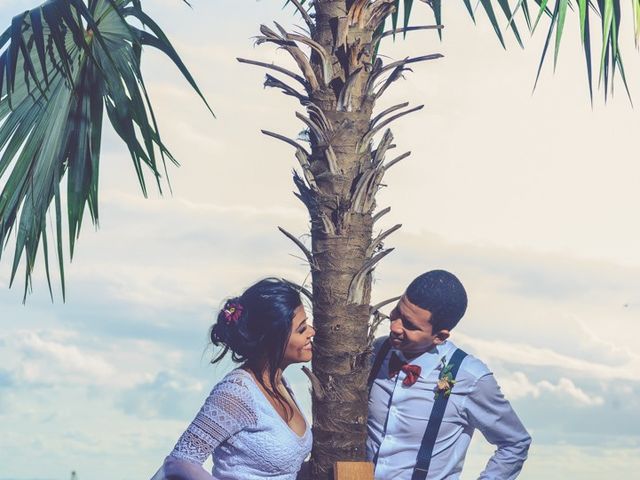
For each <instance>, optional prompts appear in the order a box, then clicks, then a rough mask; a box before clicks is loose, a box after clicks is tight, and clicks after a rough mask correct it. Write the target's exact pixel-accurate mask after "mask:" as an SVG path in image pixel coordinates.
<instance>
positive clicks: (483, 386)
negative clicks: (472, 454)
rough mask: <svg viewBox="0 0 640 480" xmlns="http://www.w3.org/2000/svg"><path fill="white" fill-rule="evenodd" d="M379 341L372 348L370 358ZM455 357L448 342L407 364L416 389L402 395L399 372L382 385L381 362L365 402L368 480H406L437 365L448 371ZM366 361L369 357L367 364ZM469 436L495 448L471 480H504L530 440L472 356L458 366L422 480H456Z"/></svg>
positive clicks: (518, 465)
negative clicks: (371, 473)
mask: <svg viewBox="0 0 640 480" xmlns="http://www.w3.org/2000/svg"><path fill="white" fill-rule="evenodd" d="M383 341H384V338H380V339H378V340H377V341H376V346H377V348H376V352H375V353H377V350H378V349H379V348H380V346H381V344H382V342H383ZM455 350H456V346H455V345H454V344H453V343H451V342H450V341H447V342H444V343H443V344H442V345H439V346H437V347H435V348H434V349H432V350H430V351H429V352H426V353H423V354H422V355H420V356H419V357H417V358H414V359H413V360H411V361H410V362H409V363H410V364H412V365H419V366H420V367H421V368H422V371H421V374H420V378H418V381H417V382H416V383H415V384H414V385H412V386H410V387H406V386H404V385H403V384H402V381H403V380H404V378H405V374H404V372H402V371H401V372H400V373H398V375H397V376H395V377H393V378H391V379H390V378H388V372H389V368H388V367H389V358H390V357H391V352H396V354H397V355H398V356H399V357H400V358H401V359H402V360H405V358H404V357H403V356H402V353H400V352H399V351H396V350H391V352H390V353H388V354H387V356H386V358H385V360H384V362H383V363H382V366H381V368H380V370H379V372H378V375H377V377H376V379H375V380H374V382H373V385H372V387H371V393H370V395H369V418H368V438H367V457H368V459H369V460H371V461H373V460H376V466H375V479H376V480H391V479H393V480H411V475H412V474H413V469H414V467H415V465H416V458H417V456H418V450H419V449H420V444H421V442H422V437H423V435H424V432H425V430H426V428H427V423H428V420H429V415H430V414H431V410H432V408H433V404H434V397H435V391H436V383H437V381H438V378H439V374H440V370H441V368H442V358H444V359H445V363H448V361H449V358H450V357H451V355H452V354H453V352H454V351H455ZM375 353H374V356H375ZM475 429H478V430H480V431H481V432H482V434H483V435H484V437H485V438H486V439H487V441H489V442H490V443H492V444H493V445H495V446H496V447H497V449H496V451H495V453H494V454H493V456H492V457H491V459H490V460H489V463H488V464H487V467H486V468H485V470H484V472H482V474H481V475H480V477H479V479H482V480H510V479H514V478H516V477H517V476H518V473H519V472H520V470H521V469H522V464H523V463H524V461H525V460H526V458H527V451H528V449H529V445H530V443H531V437H530V436H529V434H528V433H527V431H526V430H525V428H524V426H523V425H522V423H521V422H520V420H519V419H518V416H517V415H516V413H515V412H514V411H513V409H512V408H511V405H510V404H509V402H508V401H507V400H506V399H505V398H504V396H503V395H502V393H501V392H500V387H499V386H498V384H497V383H496V380H495V378H494V377H493V374H492V373H491V372H490V371H489V369H488V368H487V366H486V365H485V364H484V363H482V362H481V361H480V360H478V359H477V358H475V357H473V356H472V355H468V356H467V357H466V358H465V359H464V360H463V362H462V364H461V365H460V370H459V371H458V374H457V375H456V383H455V385H454V387H453V389H452V390H451V396H450V397H449V401H448V403H447V408H446V410H445V414H444V418H443V421H442V424H441V426H440V430H439V431H438V437H437V440H436V444H435V446H434V449H433V456H432V459H431V465H430V468H429V475H428V476H427V478H428V479H429V480H435V479H438V480H441V479H442V480H443V479H446V480H454V479H457V478H459V477H460V473H461V472H462V465H463V463H464V457H465V455H466V453H467V448H468V447H469V443H470V442H471V437H472V435H473V432H474V430H475Z"/></svg>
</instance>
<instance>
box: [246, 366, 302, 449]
mask: <svg viewBox="0 0 640 480" xmlns="http://www.w3.org/2000/svg"><path fill="white" fill-rule="evenodd" d="M235 371H239V372H242V374H243V375H244V376H246V377H249V380H250V381H251V384H252V385H253V387H254V388H255V389H256V390H257V392H258V394H259V395H260V397H261V398H262V399H263V401H264V403H266V404H267V405H268V407H269V409H270V410H272V411H273V413H274V414H275V416H276V417H277V418H278V420H280V422H282V424H283V425H284V426H285V427H286V429H287V430H289V432H291V434H292V435H293V436H294V437H296V438H297V439H298V441H301V440H304V439H305V438H306V437H307V435H308V433H309V423H308V422H307V418H306V417H305V416H304V414H303V413H302V409H301V408H300V406H299V405H298V401H297V400H296V398H295V396H294V395H293V392H292V391H291V389H290V388H289V384H288V382H287V380H286V379H285V378H284V376H283V377H282V383H283V385H284V388H286V389H287V391H288V392H289V395H290V396H291V400H293V403H295V406H296V408H297V409H298V411H299V412H300V416H301V417H302V420H303V421H304V426H305V429H304V433H303V434H302V435H298V434H297V433H296V432H295V431H294V430H293V429H292V428H291V426H289V424H288V423H287V422H286V421H285V420H284V418H282V417H281V416H280V414H279V413H278V411H277V410H276V409H275V407H274V406H273V405H271V402H270V401H269V399H268V398H267V397H266V395H265V394H264V392H263V391H262V390H261V389H260V387H259V386H258V384H257V383H256V381H255V380H254V378H253V375H251V374H250V373H249V372H247V371H246V370H245V369H243V368H240V367H238V368H236V369H235Z"/></svg>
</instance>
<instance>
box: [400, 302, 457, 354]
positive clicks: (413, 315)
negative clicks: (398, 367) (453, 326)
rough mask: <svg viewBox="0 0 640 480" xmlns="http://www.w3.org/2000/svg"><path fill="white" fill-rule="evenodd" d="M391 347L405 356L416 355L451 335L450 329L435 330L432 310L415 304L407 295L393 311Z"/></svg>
mask: <svg viewBox="0 0 640 480" xmlns="http://www.w3.org/2000/svg"><path fill="white" fill-rule="evenodd" d="M390 319H391V332H390V335H389V339H390V340H391V347H392V348H397V349H398V350H400V351H401V352H402V353H403V354H404V355H405V357H407V358H412V357H416V356H418V355H420V354H422V353H424V352H426V351H427V350H430V349H431V348H433V347H434V346H436V345H440V344H441V343H442V342H444V341H445V340H446V339H447V338H448V337H449V331H448V330H440V331H438V332H434V331H433V328H432V325H431V312H430V311H429V310H425V309H424V308H420V307H418V306H417V305H414V304H413V303H411V302H410V301H409V299H408V298H407V296H406V295H403V296H402V298H400V301H399V302H398V304H397V305H396V307H395V308H394V309H393V310H392V311H391V315H390Z"/></svg>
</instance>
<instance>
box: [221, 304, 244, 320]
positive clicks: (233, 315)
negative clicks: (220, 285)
mask: <svg viewBox="0 0 640 480" xmlns="http://www.w3.org/2000/svg"><path fill="white" fill-rule="evenodd" d="M222 312H223V313H224V318H225V320H226V321H227V324H231V323H236V322H237V321H238V319H239V318H240V316H241V315H242V305H240V304H239V303H238V302H227V303H226V304H225V306H224V309H223V310H222Z"/></svg>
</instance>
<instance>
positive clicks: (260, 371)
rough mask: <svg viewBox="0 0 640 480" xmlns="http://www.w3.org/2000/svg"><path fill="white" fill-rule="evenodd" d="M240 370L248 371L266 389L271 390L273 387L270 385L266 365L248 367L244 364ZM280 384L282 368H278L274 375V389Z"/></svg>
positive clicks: (267, 365) (269, 376)
mask: <svg viewBox="0 0 640 480" xmlns="http://www.w3.org/2000/svg"><path fill="white" fill-rule="evenodd" d="M242 368H244V369H245V370H248V371H250V372H251V373H253V375H254V376H255V377H256V379H258V380H261V383H262V384H263V385H265V386H267V387H268V388H271V389H273V388H274V386H273V385H272V384H271V374H270V369H269V364H268V363H262V364H260V365H255V366H254V365H249V364H247V363H245V364H244V365H243V366H242ZM281 383H282V368H278V369H277V370H276V375H275V384H276V387H277V386H278V385H280V384H281Z"/></svg>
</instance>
